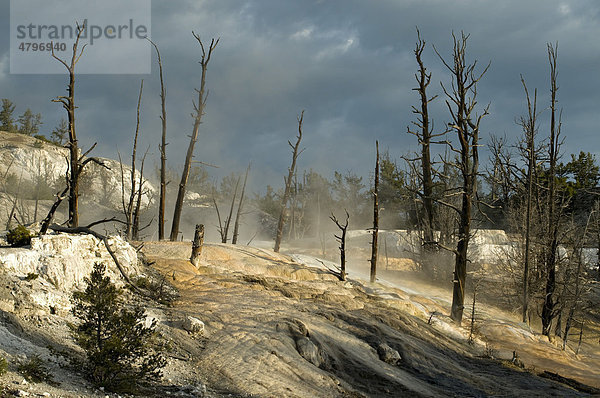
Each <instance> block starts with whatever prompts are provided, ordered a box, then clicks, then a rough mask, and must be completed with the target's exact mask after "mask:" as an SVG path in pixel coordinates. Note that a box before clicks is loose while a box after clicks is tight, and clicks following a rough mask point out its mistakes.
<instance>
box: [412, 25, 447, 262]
mask: <svg viewBox="0 0 600 398" xmlns="http://www.w3.org/2000/svg"><path fill="white" fill-rule="evenodd" d="M425 44H426V42H425V41H424V40H422V39H421V34H420V32H419V29H417V44H416V48H415V50H414V54H415V58H416V60H417V64H418V66H419V69H418V71H417V73H416V74H415V79H416V80H417V84H418V87H417V88H413V90H415V91H417V92H418V93H419V96H420V99H421V106H420V109H418V108H417V107H415V106H413V107H412V112H413V113H414V114H416V115H417V121H416V122H412V124H413V125H414V126H415V127H416V128H417V131H412V130H411V129H410V127H409V128H408V133H409V134H412V135H414V136H416V137H417V140H418V141H419V145H421V153H420V155H419V157H418V158H417V159H415V160H419V161H420V164H421V170H420V173H418V177H419V180H420V181H419V182H420V184H419V185H420V190H417V191H416V194H417V195H418V196H419V197H420V198H421V201H422V203H423V211H424V216H423V217H422V220H420V221H421V222H420V224H421V228H422V230H423V249H424V253H431V252H434V251H436V249H437V244H436V242H435V237H434V229H435V226H434V198H433V188H434V184H433V162H432V160H431V144H432V139H433V138H435V137H439V136H442V135H444V134H445V131H444V132H442V133H439V134H434V133H433V126H431V125H430V117H429V103H430V102H431V101H433V100H435V99H436V98H437V95H434V96H433V97H431V98H429V97H428V96H427V87H428V86H429V83H430V82H431V73H427V68H425V65H424V64H423V60H422V54H423V50H424V49H425ZM424 261H428V259H424Z"/></svg>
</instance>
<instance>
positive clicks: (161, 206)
mask: <svg viewBox="0 0 600 398" xmlns="http://www.w3.org/2000/svg"><path fill="white" fill-rule="evenodd" d="M148 40H149V41H150V43H152V45H153V46H154V49H155V50H156V55H157V56H158V70H159V75H160V104H161V110H162V114H161V117H160V121H161V126H162V135H161V143H160V145H159V146H158V149H159V151H160V197H159V199H158V240H163V239H164V238H165V205H166V200H167V199H166V198H167V177H166V172H167V171H166V170H167V152H166V149H167V108H166V103H165V102H166V100H165V96H166V91H165V82H164V79H163V67H162V60H161V58H160V51H158V46H157V45H156V44H155V43H154V42H153V41H152V40H150V39H148Z"/></svg>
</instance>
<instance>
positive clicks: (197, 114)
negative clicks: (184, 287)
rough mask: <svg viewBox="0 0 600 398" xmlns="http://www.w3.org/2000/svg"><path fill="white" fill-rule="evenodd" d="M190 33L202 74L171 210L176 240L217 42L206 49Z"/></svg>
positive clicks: (173, 233) (174, 238)
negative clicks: (193, 40) (200, 56)
mask: <svg viewBox="0 0 600 398" xmlns="http://www.w3.org/2000/svg"><path fill="white" fill-rule="evenodd" d="M192 35H193V36H194V38H196V40H197V41H198V43H199V44H200V48H201V50H202V58H201V59H200V65H201V67H202V76H201V78H200V90H198V89H196V92H197V93H198V100H197V102H193V105H194V113H193V114H192V116H193V117H194V127H193V128H192V135H191V136H190V144H189V146H188V150H187V154H186V156H185V163H184V164H183V171H182V172H181V181H180V182H179V190H178V191H177V199H176V200H175V210H174V211H173V223H172V225H171V236H170V239H171V241H173V242H174V241H176V240H177V237H178V236H179V222H180V219H181V212H182V211H183V199H184V197H185V189H186V186H187V181H188V177H189V175H190V167H191V165H192V158H193V157H194V146H195V145H196V141H198V129H199V128H200V123H201V122H202V116H203V115H204V106H205V105H206V99H207V97H208V92H207V91H206V71H207V69H208V63H209V62H210V57H211V55H212V52H213V51H214V49H215V47H217V45H218V44H219V39H216V40H215V39H212V40H211V42H210V45H209V47H208V51H206V49H205V48H204V44H203V43H202V40H201V39H200V36H199V35H197V34H196V33H194V32H192Z"/></svg>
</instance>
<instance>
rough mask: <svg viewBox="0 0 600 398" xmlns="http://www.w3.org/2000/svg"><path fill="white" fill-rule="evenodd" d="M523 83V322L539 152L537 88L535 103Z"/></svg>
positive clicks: (527, 290)
mask: <svg viewBox="0 0 600 398" xmlns="http://www.w3.org/2000/svg"><path fill="white" fill-rule="evenodd" d="M521 83H522V84H523V88H524V89H525V97H526V98H527V117H526V118H523V117H522V118H521V121H520V125H521V126H522V127H523V132H524V133H525V141H526V148H525V154H526V156H527V182H526V186H527V198H526V201H527V205H526V207H527V209H526V214H525V254H524V256H523V257H524V264H523V313H522V315H523V317H522V319H523V322H527V319H528V317H527V311H528V306H529V256H530V251H531V250H530V245H531V210H532V209H531V206H532V202H533V174H534V170H535V167H536V160H537V152H536V148H535V135H536V132H537V127H536V125H535V123H536V118H537V89H536V90H535V91H534V95H533V104H532V103H531V98H530V97H529V91H528V90H527V85H526V84H525V79H523V77H522V76H521Z"/></svg>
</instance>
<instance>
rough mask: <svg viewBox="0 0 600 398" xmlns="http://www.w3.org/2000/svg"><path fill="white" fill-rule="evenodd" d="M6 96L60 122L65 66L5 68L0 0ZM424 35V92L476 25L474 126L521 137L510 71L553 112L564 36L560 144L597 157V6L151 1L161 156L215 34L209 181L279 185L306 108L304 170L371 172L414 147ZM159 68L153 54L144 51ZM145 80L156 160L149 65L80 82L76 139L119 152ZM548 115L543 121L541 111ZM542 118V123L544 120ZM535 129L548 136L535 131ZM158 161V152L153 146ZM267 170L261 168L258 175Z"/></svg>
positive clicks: (145, 120)
mask: <svg viewBox="0 0 600 398" xmlns="http://www.w3.org/2000/svg"><path fill="white" fill-rule="evenodd" d="M0 11H1V15H3V17H2V22H3V26H4V27H3V28H2V29H3V32H4V34H3V37H2V38H1V39H0V97H3V98H4V97H7V98H11V99H12V100H14V101H15V102H16V103H17V104H18V106H19V108H18V111H19V112H22V111H23V110H24V108H25V107H27V106H29V107H31V108H32V109H33V110H34V111H36V112H42V113H43V114H44V121H45V123H46V124H45V126H44V127H45V128H46V129H47V130H48V132H49V130H51V128H52V127H53V126H54V125H55V124H56V123H57V121H58V120H59V118H60V117H62V110H61V109H60V107H59V106H58V105H57V104H52V103H51V102H50V99H51V98H52V97H53V96H55V95H58V94H62V92H63V90H64V88H65V77H64V76H18V75H8V58H7V52H8V45H9V44H8V38H7V35H8V16H7V15H8V1H6V0H2V1H1V2H0ZM416 25H418V26H419V28H420V30H421V34H422V36H423V38H424V39H425V40H427V42H428V47H427V49H426V53H425V57H424V58H425V62H426V65H427V66H428V68H429V70H430V71H431V72H432V73H433V81H432V84H431V86H430V87H431V93H432V94H434V93H435V94H442V93H441V89H440V85H439V82H440V81H444V82H446V84H447V83H448V74H447V72H446V71H445V70H444V68H443V66H442V65H441V62H440V61H439V59H438V57H437V56H436V55H435V53H434V52H433V49H432V47H431V45H432V44H434V45H435V46H436V48H437V49H438V50H439V52H440V53H441V54H442V56H445V57H448V56H449V54H450V50H451V36H450V35H451V32H452V31H455V32H457V33H459V32H460V31H461V30H464V31H465V32H466V33H470V34H471V38H470V40H469V47H468V51H469V53H468V55H469V58H470V59H475V58H476V59H478V61H479V63H480V66H481V68H483V67H485V65H486V64H487V63H488V62H490V61H491V63H492V65H491V68H490V70H489V72H488V73H487V75H486V76H485V77H484V78H483V79H482V81H481V84H480V87H479V100H480V103H481V104H482V105H484V104H487V103H488V102H489V103H490V104H491V106H490V115H489V116H488V117H487V118H486V120H485V121H484V123H483V128H484V129H485V131H486V134H485V135H487V133H488V132H491V133H495V134H506V135H508V136H509V138H514V137H516V136H517V135H518V134H519V129H518V127H517V126H516V125H515V123H514V120H515V118H516V117H517V116H519V115H520V114H521V113H523V111H524V108H523V92H522V87H521V85H520V81H519V75H520V74H523V76H524V77H525V79H526V80H527V82H528V85H529V86H530V87H531V88H532V89H533V87H538V89H539V100H540V108H544V107H546V106H547V96H548V67H547V54H546V43H547V42H557V41H558V42H559V84H560V91H559V100H560V105H561V106H562V107H563V108H564V116H563V121H564V126H563V131H564V134H565V137H566V147H565V150H566V151H569V152H573V151H578V150H579V149H584V150H586V151H592V152H594V153H596V152H598V151H597V148H598V146H597V142H598V141H597V128H596V126H598V125H599V124H600V117H599V116H598V115H599V112H598V110H599V108H600V94H599V92H600V87H599V86H600V83H599V82H600V79H599V76H598V74H599V73H598V70H600V42H598V40H597V37H600V4H599V3H597V2H595V1H592V0H590V1H569V2H566V1H564V2H559V1H542V0H539V1H502V2H491V1H480V0H478V1H475V0H472V1H469V0H462V1H454V2H447V1H408V0H407V1H398V0H395V1H392V0H387V1H386V0H383V1H376V2H371V1H369V2H367V1H359V0H355V1H352V0H345V1H341V0H339V1H327V0H321V1H281V0H272V1H253V2H240V1H216V0H215V1H192V0H190V1H183V0H174V1H157V0H155V1H154V2H153V7H152V38H153V40H154V41H155V42H156V43H157V44H158V45H159V46H160V48H161V53H162V56H163V62H164V67H165V73H166V83H167V100H168V104H167V108H168V126H169V142H170V145H169V160H170V162H171V164H173V165H174V166H175V165H178V164H179V163H180V160H181V156H178V154H179V153H181V152H182V151H183V150H184V149H185V147H186V145H187V139H188V138H187V135H188V134H189V132H190V129H191V124H192V120H191V117H190V112H191V111H192V100H193V98H194V91H193V88H194V87H197V86H198V85H199V65H198V63H197V61H198V60H199V57H200V55H199V54H200V53H199V48H198V45H197V43H196V42H195V40H194V39H193V37H192V35H191V31H192V30H194V31H195V32H196V33H199V34H200V35H201V36H202V37H203V39H204V40H209V39H210V38H211V37H213V36H214V37H217V36H218V37H220V38H221V42H220V44H219V47H218V48H217V49H216V50H215V53H214V58H213V60H212V61H211V64H210V66H209V72H208V86H209V89H210V96H209V99H208V104H207V109H206V116H205V118H204V123H203V125H202V126H201V133H200V140H199V143H198V146H197V150H196V158H197V159H199V160H202V161H206V162H209V163H214V164H217V165H219V166H220V169H218V170H215V171H214V173H216V174H217V175H223V174H226V173H229V172H231V171H241V170H243V168H244V167H245V164H246V163H247V162H248V161H250V160H252V161H253V163H254V170H255V181H254V182H255V186H256V187H257V188H258V187H262V186H264V185H266V184H267V183H270V184H275V185H280V184H281V182H282V177H281V174H282V171H283V170H284V169H285V168H286V167H287V163H288V161H289V153H288V149H289V148H288V147H287V140H288V139H292V138H293V136H294V134H295V133H296V127H297V126H296V116H297V115H298V114H299V113H300V111H301V110H302V109H305V110H306V113H305V125H304V131H305V146H306V148H307V149H306V151H305V152H304V153H303V155H302V158H301V162H300V167H301V168H302V169H308V168H314V169H317V170H320V171H322V172H323V173H324V174H327V175H329V174H330V173H331V171H332V170H334V169H337V170H342V171H345V170H349V169H351V170H353V171H355V172H357V173H359V174H362V175H368V173H369V171H370V169H371V167H372V165H371V163H372V162H373V159H372V158H373V155H374V149H373V146H374V145H373V144H374V140H375V139H376V138H378V139H379V140H380V141H381V145H382V146H383V147H384V148H389V150H390V153H391V155H392V156H394V157H399V156H401V155H402V154H404V153H406V152H407V151H409V150H411V149H414V148H415V142H414V140H413V137H411V136H408V135H407V134H406V126H407V125H409V124H410V121H411V120H412V118H413V115H412V113H411V105H413V104H415V103H416V100H417V96H416V93H415V92H414V91H412V90H411V89H412V88H413V87H414V86H415V82H414V76H413V74H414V71H415V62H414V59H413V54H412V51H413V49H414V42H415V38H416V33H415V26H416ZM153 62H155V59H154V58H153ZM141 78H144V79H145V87H144V93H145V94H144V99H143V107H142V128H143V130H142V131H143V134H144V141H145V144H144V145H147V144H150V147H151V152H153V153H154V155H156V152H157V150H156V142H157V140H158V137H159V134H160V125H159V123H160V121H159V119H158V115H159V112H160V106H159V99H158V91H159V86H158V74H157V68H156V65H154V64H153V74H152V75H149V76H111V75H108V76H93V75H91V76H81V77H79V78H78V101H79V102H78V103H79V106H80V109H79V113H78V118H79V129H80V130H79V131H80V134H81V141H83V142H86V143H89V144H91V143H93V142H95V141H98V142H99V149H98V152H99V153H101V154H102V155H105V156H111V157H115V152H116V147H117V146H118V147H119V149H120V151H121V152H127V151H128V147H129V141H130V136H131V132H132V131H133V129H134V127H135V124H134V123H135V104H136V99H137V90H138V88H139V80H140V79H141ZM433 107H434V117H435V119H436V126H439V127H442V126H443V125H444V124H445V122H446V121H447V119H448V117H447V113H446V112H447V111H446V110H445V107H444V104H443V99H442V98H441V97H440V99H438V101H436V103H435V104H434V105H433ZM543 118H544V115H542V119H543ZM543 126H544V124H543V123H542V129H543ZM541 133H542V134H543V133H544V132H543V130H542V131H541ZM154 159H156V156H154ZM259 176H260V177H259Z"/></svg>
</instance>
